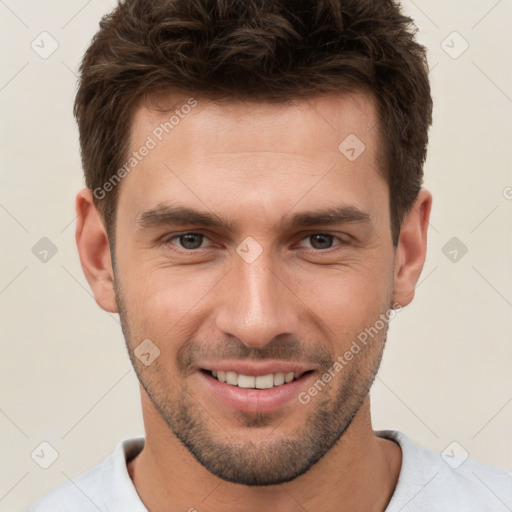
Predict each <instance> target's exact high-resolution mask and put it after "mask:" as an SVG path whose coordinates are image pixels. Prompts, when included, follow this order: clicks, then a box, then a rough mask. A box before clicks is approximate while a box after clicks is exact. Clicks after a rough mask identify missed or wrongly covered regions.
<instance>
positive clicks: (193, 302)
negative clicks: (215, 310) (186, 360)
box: [121, 262, 222, 345]
mask: <svg viewBox="0 0 512 512" xmlns="http://www.w3.org/2000/svg"><path fill="white" fill-rule="evenodd" d="M221 277H222V274H220V275H218V272H215V271H213V270H211V269H210V270H206V269H203V270H200V269H197V268H195V269H194V270H192V267H185V266H184V267H181V268H178V267H174V268H172V267H167V268H166V267H164V266H162V265H152V264H143V263H140V264H136V263H135V262H133V264H128V265H125V266H124V273H123V274H122V279H121V282H122V293H123V300H124V302H125V306H126V309H127V311H128V315H129V321H130V329H131V331H132V333H133V334H136V335H137V337H138V338H140V337H142V338H146V337H147V338H150V339H154V340H155V341H160V342H162V343H163V342H164V341H166V340H168V339H170V338H172V339H173V340H176V341H177V340H179V339H181V337H180V336H177V334H178V333H179V332H181V333H183V332H184V331H186V333H187V334H189V333H188V330H190V329H191V328H192V324H195V326H196V327H197V325H198V323H197V322H198V321H199V320H198V317H197V315H198V314H200V312H201V311H204V310H205V309H206V306H207V305H208V303H209V301H210V300H211V299H210V298H213V295H214V293H215V284H216V282H218V281H219V279H220V278H221ZM165 345H168V343H165Z"/></svg>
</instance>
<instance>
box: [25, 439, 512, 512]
mask: <svg viewBox="0 0 512 512" xmlns="http://www.w3.org/2000/svg"><path fill="white" fill-rule="evenodd" d="M376 434H377V435H378V436H380V437H385V438H388V439H392V440H394V441H396V442H397V443H398V444H399V445H400V447H401V449H402V468H401V470H400V476H399V478H398V484H397V486H396V489H395V492H394V494H393V497H392V498H391V501H390V503H389V505H388V507H387V508H386V512H441V511H442V512H477V511H478V512H510V511H512V473H511V472H508V471H505V470H503V469H497V468H494V467H491V466H487V465H485V464H480V463H477V462H474V461H472V460H469V459H468V460H464V459H462V458H458V457H456V456H452V455H453V452H450V451H449V452H448V453H447V454H445V455H444V458H443V457H442V456H441V454H439V453H437V452H434V451H431V450H427V449H425V448H422V447H420V446H418V445H417V444H415V443H413V442H412V441H411V440H410V439H409V438H408V437H407V436H406V435H404V434H402V433H401V432H398V431H394V430H382V431H378V432H376ZM143 446H144V438H142V437H139V438H133V439H127V440H125V441H123V442H121V443H119V444H118V445H117V447H116V449H115V450H114V452H113V453H112V454H111V455H110V456H109V457H108V458H107V459H105V461H104V462H103V463H102V464H99V465H98V466H95V467H94V468H92V469H90V470H89V471H86V472H85V473H83V474H82V475H80V476H78V477H76V478H75V479H73V480H72V481H68V482H65V483H64V484H62V485H60V486H59V487H57V488H55V489H53V490H51V491H50V492H48V493H47V494H45V495H44V496H43V497H42V498H41V499H39V500H38V501H37V502H36V503H34V504H33V505H32V506H31V507H30V508H29V509H28V511H27V512H98V511H101V512H147V509H146V507H145V506H144V504H143V503H142V501H141V500H140V498H139V495H138V494H137V491H136V489H135V487H134V485H133V482H132V480H131V479H130V476H129V474H128V470H127V468H126V463H127V461H129V460H131V459H133V458H134V457H135V456H136V455H137V454H138V453H139V452H140V451H141V450H142V447H143ZM457 466H458V467H457Z"/></svg>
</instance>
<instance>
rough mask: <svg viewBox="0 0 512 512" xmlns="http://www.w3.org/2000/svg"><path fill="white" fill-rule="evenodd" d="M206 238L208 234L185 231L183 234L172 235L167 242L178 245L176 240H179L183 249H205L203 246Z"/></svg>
mask: <svg viewBox="0 0 512 512" xmlns="http://www.w3.org/2000/svg"><path fill="white" fill-rule="evenodd" d="M205 239H207V238H206V236H205V235H203V234H201V233H183V234H181V235H174V236H171V237H170V238H168V239H167V240H165V243H170V244H173V245H176V244H174V242H175V241H177V242H178V244H179V246H180V247H181V248H182V249H186V250H187V251H193V250H195V249H203V248H204V247H201V246H202V244H203V242H204V241H205Z"/></svg>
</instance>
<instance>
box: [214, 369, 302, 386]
mask: <svg viewBox="0 0 512 512" xmlns="http://www.w3.org/2000/svg"><path fill="white" fill-rule="evenodd" d="M212 375H213V376H214V377H217V379H218V380H220V381H221V382H225V383H227V384H231V385H232V386H238V387H239V388H253V389H269V388H272V387H274V386H281V385H282V384H284V383H288V382H291V381H292V380H293V379H296V378H297V377H299V376H300V374H299V373H294V372H288V373H282V372H279V373H269V374H268V375H258V376H257V377H254V376H252V375H242V374H239V373H236V372H224V371H222V370H218V371H215V370H213V371H212Z"/></svg>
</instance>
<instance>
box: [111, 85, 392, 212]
mask: <svg viewBox="0 0 512 512" xmlns="http://www.w3.org/2000/svg"><path fill="white" fill-rule="evenodd" d="M378 134H379V130H378V117H377V109H376V104H375V101H374V99H373V97H372V96H370V95H369V94H366V93H363V92H360V93H355V94H346V93H345V94H331V95H325V96H319V97H314V98H309V99H303V100H294V101H290V102H283V103H267V102H255V101H237V102H229V101H222V102H220V101H212V100H207V99H204V98H201V97H190V96H188V95H186V94H182V95H167V96H160V97H159V98H151V101H141V102H139V104H138V106H137V108H136V110H135V112H134V116H133V123H132V133H131V140H130V149H129V156H130V155H133V154H134V153H138V154H139V157H140V154H141V153H144V156H143V157H142V158H140V160H139V161H138V162H137V165H136V166H135V167H134V169H133V170H131V171H130V172H129V173H128V174H127V176H126V177H125V178H124V179H123V181H122V183H121V189H122V191H120V197H119V202H120V206H121V204H122V203H124V205H125V206H129V208H127V209H126V211H125V213H129V214H130V216H136V215H137V213H140V211H142V210H144V209H148V208H152V207H155V206H156V205H157V204H160V203H165V202H168V201H169V200H172V201H176V199H177V200H179V201H181V202H183V203H186V204H191V203H193V204H195V205H201V204H202V206H203V207H204V206H207V207H208V209H211V210H214V211H219V210H223V209H224V210H226V209H229V208H231V209H233V208H236V207H240V206H242V207H243V208H242V210H240V211H243V212H245V213H246V214H247V215H248V220H249V219H250V216H251V209H250V208H249V206H250V205H254V206H255V207H259V209H260V211H267V210H269V209H271V210H273V211H274V212H275V213H277V212H278V211H279V209H281V211H282V212H289V211H290V209H291V208H293V207H294V204H298V203H299V202H300V203H301V205H302V206H304V208H308V209H311V208H314V207H315V206H316V205H317V204H318V202H321V203H322V205H323V206H338V205H339V204H340V202H346V203H347V204H348V205H355V206H357V207H364V206H365V205H367V206H371V203H372V201H374V202H375V200H376V195H379V194H380V195H382V193H383V191H384V192H385V193H387V184H386V182H385V180H384V179H383V173H382V171H381V169H382V166H381V163H380V161H379V158H378V155H379V148H380V144H379V142H380V141H379V135H378ZM145 147H146V148H149V149H144V148H145ZM375 204H378V202H377V203H375ZM375 204H374V206H375ZM252 213H254V212H252Z"/></svg>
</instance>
